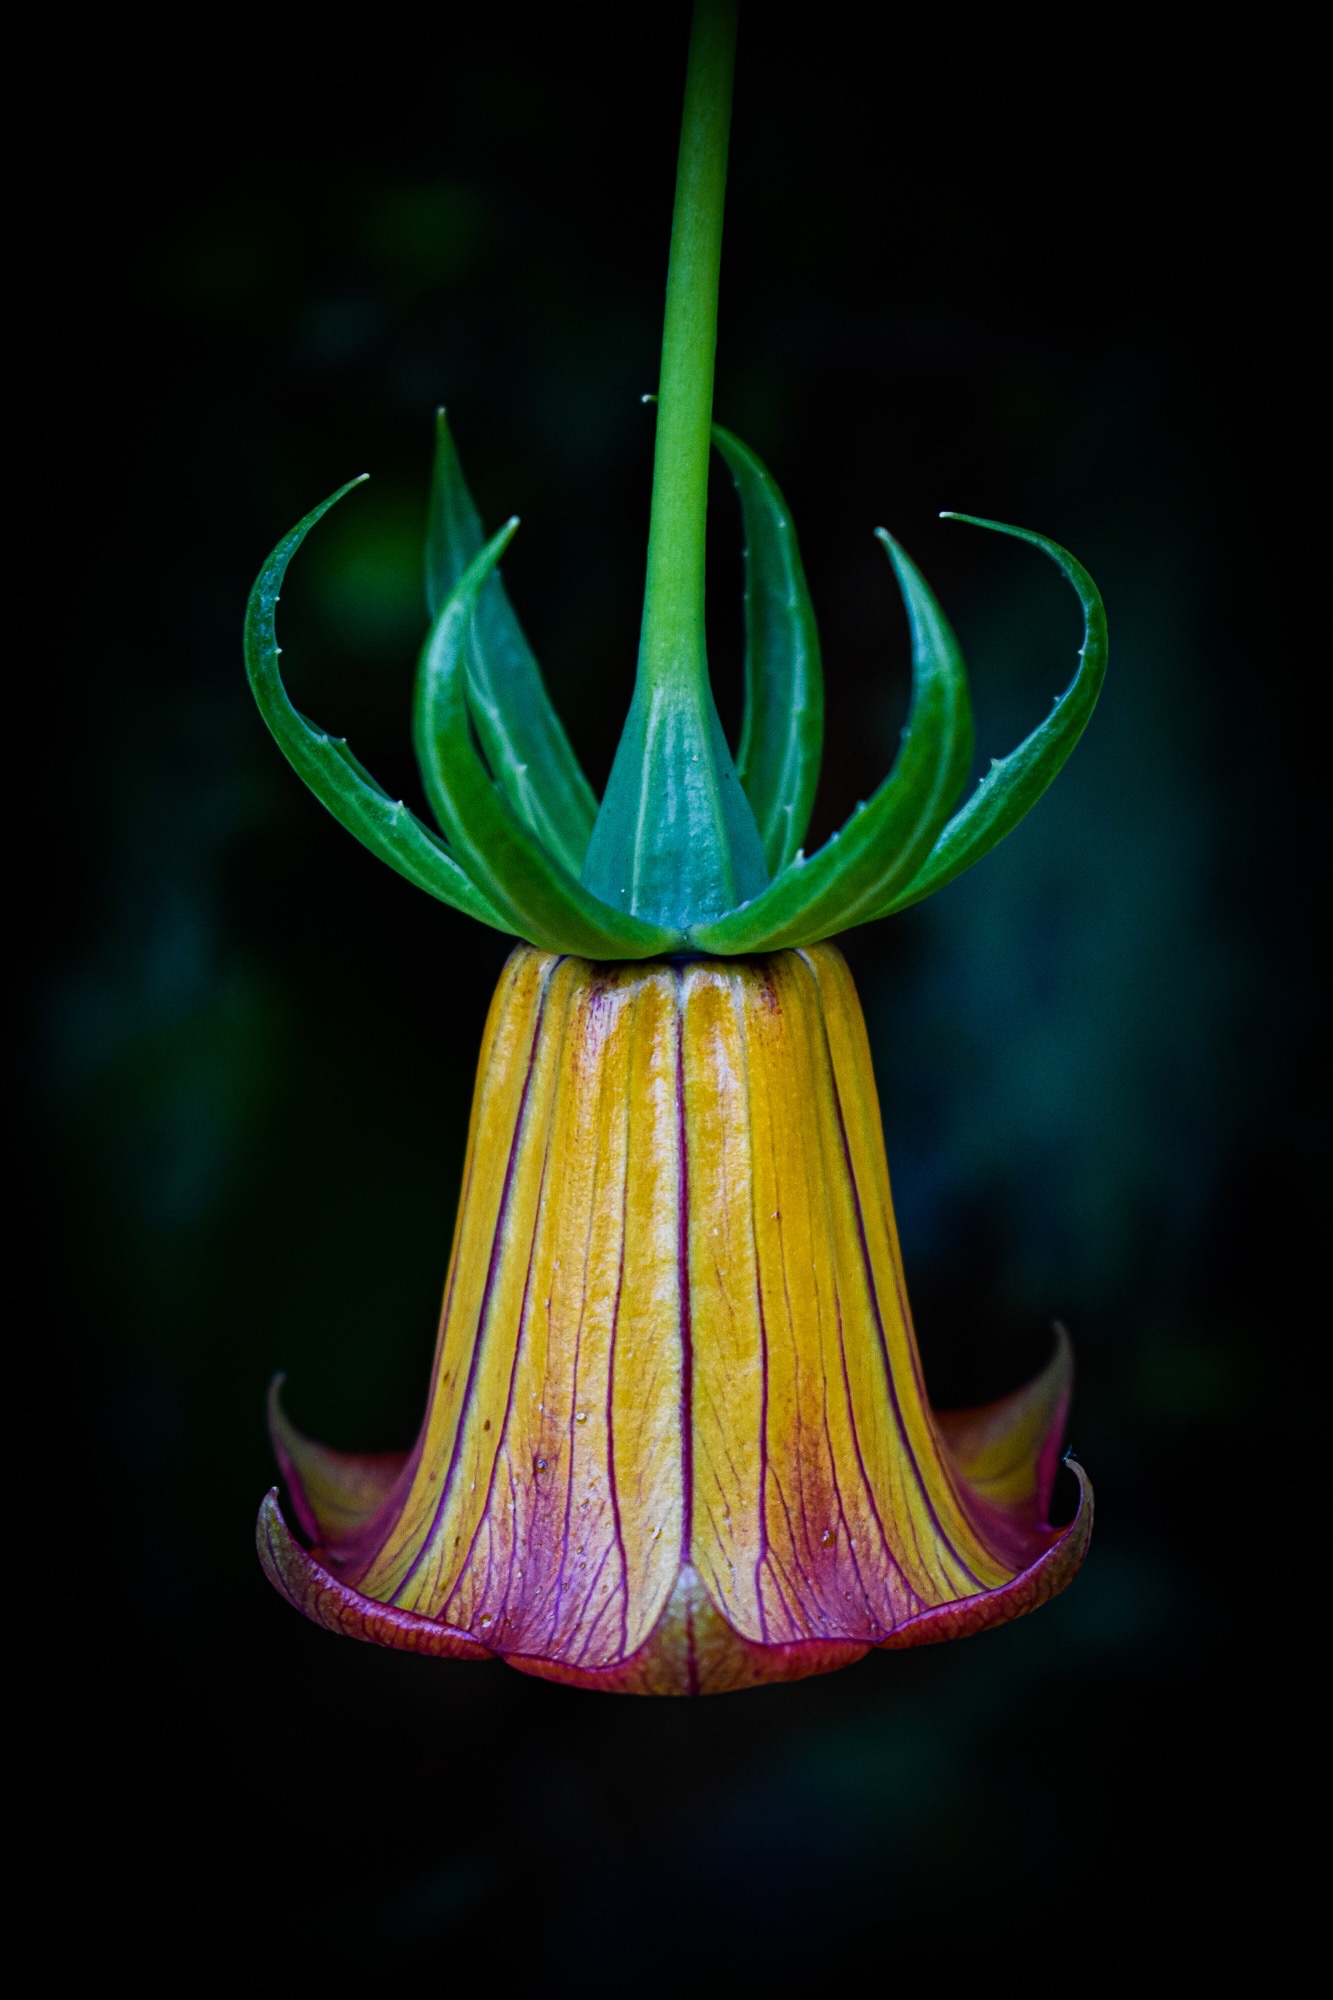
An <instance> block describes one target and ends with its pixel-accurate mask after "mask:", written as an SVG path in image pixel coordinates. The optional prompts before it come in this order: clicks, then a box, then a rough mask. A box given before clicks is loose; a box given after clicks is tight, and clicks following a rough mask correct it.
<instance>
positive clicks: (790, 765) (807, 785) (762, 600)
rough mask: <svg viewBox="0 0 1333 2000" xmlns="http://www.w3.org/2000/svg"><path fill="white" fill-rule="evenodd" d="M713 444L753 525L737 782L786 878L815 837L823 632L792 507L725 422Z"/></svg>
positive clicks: (773, 868)
mask: <svg viewBox="0 0 1333 2000" xmlns="http://www.w3.org/2000/svg"><path fill="white" fill-rule="evenodd" d="M713 443H714V445H715V446H716V447H717V449H718V451H719V452H720V453H721V455H722V457H723V458H724V459H725V460H726V463H727V468H728V470H729V471H730V473H731V476H732V478H733V479H734V480H735V482H736V491H737V493H738V494H739V495H740V503H741V516H742V519H743V520H744V523H745V714H744V719H743V722H742V724H741V740H740V748H739V750H738V751H737V753H736V775H737V776H738V777H739V779H740V781H741V783H742V785H743V786H744V787H745V795H746V797H747V798H748V799H749V801H750V806H751V809H752V811H753V813H754V816H755V820H756V822H757V824H758V827H759V837H760V839H761V840H762V842H763V845H764V859H765V860H766V861H767V863H768V868H769V873H770V874H771V875H776V874H778V872H779V871H780V870H781V869H783V868H785V867H786V865H787V863H788V862H789V861H790V860H792V859H793V857H794V856H795V854H796V852H797V850H798V849H799V847H800V845H801V842H802V841H803V840H804V839H805V834H806V828H807V827H808V826H809V824H810V809H811V807H812V806H813V804H814V799H815V787H816V785H817V784H818V782H819V759H820V754H821V752H822V749H823V743H824V675H823V669H822V667H821V665H820V658H819V633H818V631H817V630H816V627H815V614H814V608H813V606H812V605H811V603H810V593H809V590H808V589H807V588H806V581H805V571H804V569H803V568H802V565H801V552H800V550H799V548H798V547H797V543H796V530H795V528H794V526H793V525H792V518H791V514H790V511H789V510H788V507H787V503H786V501H785V500H784V499H783V497H782V495H781V493H780V492H779V491H778V487H777V483H776V481H775V480H774V478H773V476H772V474H771V473H770V472H769V471H768V470H767V468H766V467H765V466H764V465H763V464H762V463H761V462H760V460H759V459H758V458H757V457H756V456H755V454H754V453H753V452H752V451H751V450H750V448H749V446H748V445H744V444H742V443H741V441H740V439H739V438H738V437H734V436H733V435H732V433H731V432H730V431H727V430H723V428H722V426H721V425H720V424H714V425H713Z"/></svg>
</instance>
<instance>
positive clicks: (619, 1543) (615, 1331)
mask: <svg viewBox="0 0 1333 2000" xmlns="http://www.w3.org/2000/svg"><path fill="white" fill-rule="evenodd" d="M629 1008H630V1013H631V1023H630V1026H631V1035H630V1064H631V1065H632V1062H633V1028H634V1026H635V1023H634V1020H633V1015H634V1014H635V1013H637V1012H638V1007H637V1003H636V1002H634V1001H631V1002H630V1003H629ZM633 1094H634V1093H633V1071H632V1067H628V1066H627V1074H626V1085H625V1172H624V1174H623V1176H622V1177H621V1183H620V1264H619V1268H618V1269H617V1271H616V1298H615V1304H614V1305H613V1306H612V1308H611V1343H610V1350H609V1352H608V1354H607V1357H606V1478H607V1486H608V1490H609V1492H610V1496H611V1522H612V1526H613V1528H614V1531H615V1538H616V1548H617V1549H618V1551H619V1553H620V1657H621V1658H622V1659H623V1658H624V1656H625V1653H626V1651H627V1649H628V1646H629V1557H628V1556H627V1554H626V1552H625V1529H624V1523H623V1522H622V1521H621V1518H620V1487H619V1483H618V1482H617V1479H616V1419H615V1388H616V1340H617V1337H618V1335H619V1333H620V1301H621V1297H622V1295H623V1293H624V1290H625V1237H626V1234H627V1231H628V1226H629V1157H630V1148H631V1146H632V1144H633V1140H634V1134H633V1130H632V1120H633V1116H634V1113H633ZM599 1574H600V1571H599Z"/></svg>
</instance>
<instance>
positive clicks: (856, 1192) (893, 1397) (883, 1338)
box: [825, 1037, 986, 1590]
mask: <svg viewBox="0 0 1333 2000" xmlns="http://www.w3.org/2000/svg"><path fill="white" fill-rule="evenodd" d="M825 1054H826V1056H827V1058H828V1066H829V1081H830V1083H831V1084H832V1086H833V1102H834V1105H835V1106H836V1108H837V1113H838V1136H839V1138H840V1139H841V1142H842V1157H843V1161H844V1163H845V1165H846V1168H847V1180H848V1183H849V1185H850V1187H851V1190H852V1207H853V1209H854V1210H855V1213H856V1234H857V1240H858V1242H859V1244H860V1248H861V1268H862V1272H863V1275H864V1277H865V1283H866V1292H867V1295H868V1297H869V1299H870V1305H871V1310H872V1312H873V1313H874V1315H875V1330H876V1332H877V1333H878V1335H879V1346H880V1353H881V1354H882V1356H883V1358H884V1375H885V1379H886V1381H887V1382H888V1385H889V1401H890V1402H891V1403H892V1405H893V1421H894V1425H895V1427H896V1429H897V1432H898V1436H899V1438H900V1439H901V1440H902V1445H903V1449H904V1450H905V1451H906V1453H907V1456H908V1458H909V1459H910V1460H911V1464H912V1471H913V1473H914V1474H915V1477H916V1484H917V1491H918V1492H919V1493H920V1495H921V1498H922V1499H923V1500H924V1501H925V1503H926V1511H927V1513H928V1514H929V1515H930V1518H931V1521H932V1523H933V1524H934V1527H935V1532H936V1534H937V1535H938V1536H939V1538H940V1540H941V1541H942V1542H943V1543H944V1545H945V1547H946V1548H947V1549H948V1550H949V1551H950V1552H951V1553H952V1555H953V1557H954V1560H955V1561H956V1562H957V1564H958V1567H959V1568H960V1569H961V1570H962V1571H963V1573H964V1575H966V1576H970V1577H971V1578H972V1581H973V1583H975V1585H976V1586H977V1589H978V1590H984V1589H985V1587H986V1586H985V1584H984V1583H983V1582H982V1580H981V1578H980V1577H979V1576H978V1575H977V1574H976V1573H975V1571H974V1570H972V1569H971V1568H969V1566H968V1565H967V1563H965V1562H964V1561H963V1558H962V1556H961V1555H960V1553H959V1551H958V1549H957V1548H956V1547H955V1545H954V1541H953V1537H952V1536H951V1535H949V1534H948V1533H947V1532H946V1530H945V1527H944V1524H943V1522H942V1521H941V1520H940V1517H939V1515H938V1513H937V1512H936V1510H935V1502H934V1501H933V1500H932V1499H931V1497H930V1491H929V1488H928V1487H927V1485H926V1482H925V1480H924V1478H923V1477H922V1473H921V1467H920V1466H919V1465H918V1464H917V1461H916V1453H915V1452H914V1451H913V1450H912V1446H911V1443H910V1441H909V1439H908V1436H907V1427H906V1425H905V1424H904V1422H903V1413H902V1406H901V1405H900V1403H899V1401H898V1385H897V1383H896V1382H895V1380H894V1376H893V1361H892V1358H891V1356H890V1354H889V1341H888V1335H887V1333H886V1332H885V1329H884V1317H883V1314H882V1313H881V1312H880V1309H879V1293H878V1291H877V1290H876V1287H875V1267H874V1265H873V1263H872V1262H871V1258H870V1245H869V1243H868V1242H867V1241H866V1226H865V1216H864V1215H863V1213H862V1210H861V1190H860V1188H859V1187H858V1186H857V1183H856V1173H855V1170H854V1168H853V1166H852V1153H851V1147H850V1146H849V1145H848V1143H847V1124H846V1120H845V1119H844V1117H843V1114H842V1097H841V1095H840V1093H839V1090H838V1078H837V1073H836V1071H835V1070H834V1068H833V1053H832V1050H831V1049H829V1048H828V1044H827V1037H826V1038H825ZM841 1317H842V1315H841V1311H839V1321H841Z"/></svg>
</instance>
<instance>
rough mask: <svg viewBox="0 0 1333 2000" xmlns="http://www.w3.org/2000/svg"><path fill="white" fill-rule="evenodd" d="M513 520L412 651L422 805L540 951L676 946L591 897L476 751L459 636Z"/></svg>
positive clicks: (656, 928) (600, 954)
mask: <svg viewBox="0 0 1333 2000" xmlns="http://www.w3.org/2000/svg"><path fill="white" fill-rule="evenodd" d="M517 526H518V522H517V521H516V520H514V521H510V522H508V523H507V524H506V526H505V527H503V528H502V529H501V530H500V532H499V534H498V535H493V536H492V537H491V540H490V541H489V542H487V544H486V546H485V548H484V549H483V550H482V551H481V553H480V555H478V556H476V557H475V558H474V559H473V561H472V562H470V563H469V564H468V566H467V568H466V569H465V570H464V571H463V574H462V576H461V577H460V578H459V581H458V585H457V587H456V589H455V590H454V592H453V594H452V595H451V596H450V597H449V598H448V599H447V600H446V602H445V604H444V607H443V609H442V610H441V612H440V614H439V616H438V618H437V619H436V620H435V623H434V626H433V627H432V629H431V634H430V637H429V638H428V639H427V641H426V643H425V645H424V647H423V648H422V651H421V663H420V665H419V667H418V669H417V689H416V704H415V712H414V720H415V727H414V734H415V738H416V747H417V761H418V763H419V764H420V766H421V777H422V782H423V784H424V785H425V787H426V796H427V798H428V799H429V800H430V803H431V809H432V811H433V812H434V813H435V815H436V817H437V819H438V820H439V822H440V824H441V826H442V827H443V828H444V829H445V832H446V833H447V834H448V835H449V837H450V839H451V841H452V842H453V844H454V845H455V847H456V848H457V850H458V853H459V856H460V857H461V859H462V860H463V862H464V864H465V866H466V867H467V870H468V873H469V875H470V876H471V877H472V879H473V880H474V881H475V882H477V883H478V885H479V886H480V887H481V889H482V891H483V893H484V894H485V896H486V897H487V899H488V900H489V901H490V902H492V903H493V904H494V906H495V907H496V908H497V909H499V910H501V911H502V912H503V914H504V916H505V918H506V928H508V929H510V930H513V931H516V932H517V933H518V935H519V936H520V937H525V938H527V939H528V940H529V942H530V943H532V944H536V945H541V946H544V947H545V948H546V949H547V950H548V951H570V952H578V953H580V954H581V955H582V956H583V957H585V958H653V957H656V956H658V955H659V954H660V953H663V952H671V951H679V950H681V949H682V948H683V946H684V943H685V940H684V938H683V936H682V935H681V933H680V932H679V931H678V930H671V929H669V928H667V927H665V926H664V925H661V924H646V923H642V922H640V920H639V919H638V918H636V917H632V916H627V915H625V914H624V913H622V912H621V911H618V910H614V909H612V908H610V907H609V906H608V905H607V904H606V903H603V902H600V901H599V900H598V898H597V897H596V896H593V895H590V894H589V892H588V890H587V889H585V888H584V887H583V885H582V884H581V883H580V882H579V881H578V879H577V878H576V877H575V876H573V875H571V874H570V872H569V870H568V869H567V868H565V867H564V866H563V865H562V864H561V863H560V862H559V861H558V860H557V859H556V857H555V856H554V855H553V854H551V853H550V852H549V851H548V849H546V848H545V847H543V846H542V844H541V842H540V841H539V840H538V839H537V838H536V836H535V835H534V834H533V833H532V831H531V830H530V828H529V827H527V826H525V825H524V823H523V821H522V820H521V819H520V817H519V815H518V813H517V812H516V811H515V809H514V807H513V806H512V805H511V804H510V802H509V800H508V799H507V798H506V797H505V795H504V793H503V792H502V791H501V790H500V788H499V786H498V785H497V784H496V782H495V781H494V780H493V779H492V778H491V776H490V774H489V772H488V771H487V770H486V767H485V766H484V764H483V763H482V761H481V757H480V755H479V753H478V750H477V746H476V744H475V743H474V742H473V739H472V732H471V729H470V728H469V703H468V692H469V690H468V670H467V661H466V653H467V643H468V634H469V629H470V627H471V625H472V621H473V617H474V614H475V611H476V605H477V600H478V598H479V596H480V594H481V592H482V591H483V590H484V589H485V587H486V584H487V581H488V580H489V578H490V577H491V576H492V574H493V572H494V569H495V565H496V564H497V563H498V562H499V560H500V557H501V556H502V555H503V554H504V552H505V550H506V548H507V547H508V546H509V543H510V541H511V540H512V539H513V535H514V530H515V529H516V528H517Z"/></svg>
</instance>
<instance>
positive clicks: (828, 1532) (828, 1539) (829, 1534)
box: [819, 1528, 833, 1549]
mask: <svg viewBox="0 0 1333 2000" xmlns="http://www.w3.org/2000/svg"><path fill="white" fill-rule="evenodd" d="M819 1539H820V1541H821V1542H822V1543H823V1545H824V1547H825V1548H826V1549H827V1548H830V1547H831V1546H832V1543H833V1530H832V1528H825V1530H824V1532H823V1534H822V1535H821V1536H820V1537H819Z"/></svg>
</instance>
